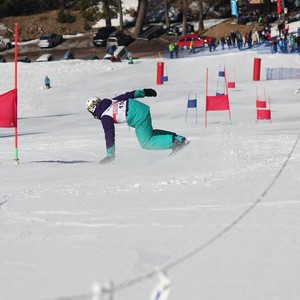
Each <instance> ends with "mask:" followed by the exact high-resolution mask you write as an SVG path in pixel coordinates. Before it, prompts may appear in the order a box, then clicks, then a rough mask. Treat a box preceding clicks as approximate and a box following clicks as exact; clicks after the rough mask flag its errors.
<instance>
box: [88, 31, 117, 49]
mask: <svg viewBox="0 0 300 300" xmlns="http://www.w3.org/2000/svg"><path fill="white" fill-rule="evenodd" d="M116 30H117V29H116V28H115V27H113V26H111V27H102V28H100V29H99V30H98V32H97V33H96V34H95V36H94V37H93V45H94V46H95V47H100V46H105V45H106V42H107V39H108V37H109V36H110V34H111V33H113V32H114V31H116Z"/></svg>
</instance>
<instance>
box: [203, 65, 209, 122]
mask: <svg viewBox="0 0 300 300" xmlns="http://www.w3.org/2000/svg"><path fill="white" fill-rule="evenodd" d="M207 94H208V68H206V84H205V121H204V122H205V127H207Z"/></svg>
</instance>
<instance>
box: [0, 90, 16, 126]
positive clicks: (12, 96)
mask: <svg viewBox="0 0 300 300" xmlns="http://www.w3.org/2000/svg"><path fill="white" fill-rule="evenodd" d="M0 127H5V128H9V127H17V90H16V89H13V90H11V91H9V92H7V93H5V94H2V95H0Z"/></svg>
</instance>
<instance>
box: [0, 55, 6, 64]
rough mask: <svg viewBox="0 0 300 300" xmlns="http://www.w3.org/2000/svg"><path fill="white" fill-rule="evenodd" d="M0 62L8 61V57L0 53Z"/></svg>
mask: <svg viewBox="0 0 300 300" xmlns="http://www.w3.org/2000/svg"><path fill="white" fill-rule="evenodd" d="M0 62H2V63H4V62H6V59H5V57H4V56H3V55H0Z"/></svg>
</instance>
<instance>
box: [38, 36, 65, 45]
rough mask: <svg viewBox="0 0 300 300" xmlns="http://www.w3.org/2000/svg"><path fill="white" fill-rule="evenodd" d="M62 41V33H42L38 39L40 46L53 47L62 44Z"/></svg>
mask: <svg viewBox="0 0 300 300" xmlns="http://www.w3.org/2000/svg"><path fill="white" fill-rule="evenodd" d="M62 41H63V36H62V35H61V34H56V33H51V34H42V35H41V37H40V39H39V41H38V46H39V47H40V48H52V47H55V46H56V45H58V44H60V43H61V42H62Z"/></svg>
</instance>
